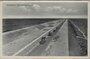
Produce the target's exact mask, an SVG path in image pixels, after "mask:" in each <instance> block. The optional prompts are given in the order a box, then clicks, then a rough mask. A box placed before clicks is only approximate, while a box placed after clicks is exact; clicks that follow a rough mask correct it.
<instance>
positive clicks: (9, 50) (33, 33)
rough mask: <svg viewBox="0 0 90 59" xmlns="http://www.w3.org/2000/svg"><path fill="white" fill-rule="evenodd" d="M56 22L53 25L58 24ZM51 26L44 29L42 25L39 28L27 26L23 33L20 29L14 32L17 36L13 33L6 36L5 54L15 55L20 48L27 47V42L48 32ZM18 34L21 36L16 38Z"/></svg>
mask: <svg viewBox="0 0 90 59" xmlns="http://www.w3.org/2000/svg"><path fill="white" fill-rule="evenodd" d="M62 22H63V21H60V22H59V23H62ZM56 24H58V23H56ZM56 24H54V25H53V27H54V26H56ZM42 25H43V24H42ZM51 28H52V27H45V28H43V29H41V28H40V27H39V28H37V27H35V28H27V29H25V30H26V31H25V32H24V33H23V34H20V33H19V31H18V32H16V31H15V32H13V34H15V35H16V36H15V35H14V36H13V35H12V36H13V37H10V36H9V37H8V38H6V39H7V40H6V41H7V42H6V41H5V42H6V43H5V44H4V46H3V53H4V55H13V54H14V53H16V52H18V51H19V50H20V49H22V48H23V47H25V46H26V45H27V44H29V43H31V42H32V41H33V40H34V39H36V38H38V37H39V36H41V35H42V34H44V33H45V32H47V31H48V30H50V29H51ZM38 29H39V30H38ZM45 29H47V30H45ZM10 35H11V34H10ZM18 36H20V37H19V38H17V39H16V37H18ZM9 38H11V39H10V40H9ZM21 43H22V44H21Z"/></svg>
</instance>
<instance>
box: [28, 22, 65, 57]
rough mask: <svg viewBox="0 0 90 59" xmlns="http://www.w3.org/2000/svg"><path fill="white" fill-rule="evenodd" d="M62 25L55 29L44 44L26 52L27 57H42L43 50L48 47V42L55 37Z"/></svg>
mask: <svg viewBox="0 0 90 59" xmlns="http://www.w3.org/2000/svg"><path fill="white" fill-rule="evenodd" d="M63 23H64V22H63ZM63 23H61V24H60V26H59V28H57V31H56V32H55V33H53V35H52V36H51V37H48V38H46V43H45V44H43V45H39V46H37V47H36V48H34V49H33V50H32V51H31V52H28V54H27V56H42V55H44V53H45V49H46V48H47V46H48V45H49V43H50V41H51V40H52V39H53V38H54V37H55V35H56V33H57V32H58V30H59V29H60V28H61V27H62V25H63Z"/></svg>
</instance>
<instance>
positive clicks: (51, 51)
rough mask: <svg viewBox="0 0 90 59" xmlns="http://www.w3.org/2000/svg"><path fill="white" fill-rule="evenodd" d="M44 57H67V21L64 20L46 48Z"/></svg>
mask: <svg viewBox="0 0 90 59" xmlns="http://www.w3.org/2000/svg"><path fill="white" fill-rule="evenodd" d="M44 55H46V56H68V55H69V46H68V21H67V20H66V21H65V23H64V24H63V25H62V27H61V28H60V29H59V31H58V33H57V34H56V35H55V36H54V38H53V40H52V41H51V42H50V44H49V45H48V46H47V48H46V50H45V52H44Z"/></svg>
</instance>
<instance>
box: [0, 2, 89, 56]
mask: <svg viewBox="0 0 90 59" xmlns="http://www.w3.org/2000/svg"><path fill="white" fill-rule="evenodd" d="M2 23H3V26H2V27H3V29H2V33H3V38H2V41H3V44H2V45H3V50H2V51H3V56H88V3H87V2H4V3H3V21H2Z"/></svg>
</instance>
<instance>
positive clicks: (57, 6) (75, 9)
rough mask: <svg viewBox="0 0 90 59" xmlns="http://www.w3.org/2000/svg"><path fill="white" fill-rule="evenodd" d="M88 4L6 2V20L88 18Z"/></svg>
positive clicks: (4, 13) (4, 12)
mask: <svg viewBox="0 0 90 59" xmlns="http://www.w3.org/2000/svg"><path fill="white" fill-rule="evenodd" d="M86 16H87V3H84V2H83V3H81V2H78V3H75V2H69V3H67V2H57V3H56V2H53V3H50V2H42V3H39V2H33V3H31V2H26V3H24V2H22V3H20V2H17V3H13V2H11V3H10V2H4V4H3V17H4V18H19V17H21V18H24V17H25V18H33V17H36V18H37V17H39V18H40V17H44V18H45V17H46V18H48V17H50V18H53V17H81V18H83V17H86Z"/></svg>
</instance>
